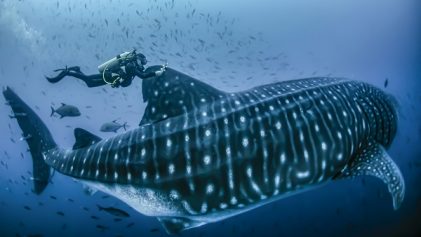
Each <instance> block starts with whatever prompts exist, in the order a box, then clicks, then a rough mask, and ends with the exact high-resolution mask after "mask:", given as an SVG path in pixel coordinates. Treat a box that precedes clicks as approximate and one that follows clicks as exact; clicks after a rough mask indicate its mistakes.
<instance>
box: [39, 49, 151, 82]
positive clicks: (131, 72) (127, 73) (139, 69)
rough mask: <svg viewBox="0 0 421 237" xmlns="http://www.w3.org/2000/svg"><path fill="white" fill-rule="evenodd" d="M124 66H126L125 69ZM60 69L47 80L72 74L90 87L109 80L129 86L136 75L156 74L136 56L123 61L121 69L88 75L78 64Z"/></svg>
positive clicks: (139, 55) (149, 75) (54, 79)
mask: <svg viewBox="0 0 421 237" xmlns="http://www.w3.org/2000/svg"><path fill="white" fill-rule="evenodd" d="M137 56H138V57H140V58H141V59H143V60H145V61H144V62H146V58H145V56H144V55H143V54H137ZM122 67H124V70H123V69H122ZM60 70H61V72H60V73H59V74H58V75H57V76H55V77H46V78H47V80H48V81H49V82H51V83H56V82H59V81H60V80H61V79H63V78H64V77H65V76H71V77H75V78H78V79H81V80H82V81H84V82H85V83H86V85H87V86H88V87H97V86H102V85H105V84H107V82H108V84H111V85H112V87H119V86H122V87H127V86H129V85H130V84H131V83H132V81H133V79H134V77H135V76H137V77H140V78H142V79H145V78H149V77H153V76H155V72H145V68H144V67H143V65H139V63H138V62H137V60H136V58H135V59H133V60H129V61H126V62H124V61H123V62H122V65H120V67H119V69H118V70H116V71H110V70H106V71H105V72H104V73H99V74H92V75H86V74H84V73H83V72H82V71H81V70H80V67H78V66H76V67H69V68H66V69H60ZM56 71H59V70H56ZM113 73H114V74H117V75H118V77H119V78H121V79H119V80H116V78H115V77H114V76H113ZM104 79H105V80H104Z"/></svg>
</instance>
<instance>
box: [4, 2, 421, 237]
mask: <svg viewBox="0 0 421 237" xmlns="http://www.w3.org/2000/svg"><path fill="white" fill-rule="evenodd" d="M418 2H419V1H417V0H402V1H395V0H382V1H380V0H353V1H351V0H345V1H335V0H313V1H310V0H308V1H306V0H303V1H295V0H282V1H276V0H259V1H258V0H248V1H241V2H240V1H234V0H231V1H229V0H227V1H223V0H214V1H198V0H195V1H193V0H192V1H174V3H172V1H170V0H163V1H123V0H120V1H114V0H104V1H94V0H90V1H81V0H76V1H75V0H65V1H61V0H60V1H58V2H54V1H47V0H39V1H28V0H22V1H15V0H0V85H1V86H4V85H9V86H11V87H12V88H13V89H14V90H15V91H16V92H17V93H18V94H19V95H20V96H22V97H23V99H24V100H26V101H27V102H28V104H29V105H30V106H31V107H33V108H35V111H36V112H37V113H38V114H39V115H40V117H41V118H42V119H43V120H44V121H45V122H46V123H47V125H48V127H49V128H50V129H51V131H52V134H53V136H54V138H55V139H56V141H57V143H58V144H60V145H62V146H63V147H70V146H72V144H73V142H74V138H73V129H74V128H75V127H82V128H85V129H87V130H89V131H92V132H94V133H96V134H98V135H100V136H101V137H108V136H112V135H113V134H104V133H100V132H99V127H100V125H101V124H102V123H104V122H108V121H111V120H114V119H119V121H120V122H128V124H129V125H130V126H131V128H135V127H136V126H137V124H138V122H139V120H140V118H141V114H142V113H143V110H144V108H145V104H144V103H142V100H141V90H140V89H141V81H140V80H136V81H135V82H134V84H133V85H132V86H131V87H129V88H125V89H121V88H120V89H112V88H110V87H103V88H87V87H86V86H85V85H84V84H83V83H81V82H80V81H77V80H74V79H66V80H63V81H62V82H61V83H59V84H54V85H52V84H49V83H47V82H46V80H45V79H44V78H43V75H45V74H49V73H51V72H52V70H53V69H56V68H59V67H63V66H64V65H69V66H72V65H80V66H81V68H82V70H83V71H85V72H87V73H95V72H96V66H97V65H99V64H101V63H102V62H103V61H105V60H107V59H109V58H111V57H113V56H115V55H116V54H117V53H120V52H122V51H126V50H131V49H132V48H133V47H136V48H137V49H138V50H139V51H140V52H143V53H144V54H145V55H146V56H147V58H148V60H149V62H150V64H151V65H152V64H162V63H165V62H168V63H169V65H170V66H171V67H173V68H175V69H178V70H180V71H182V72H185V73H187V74H189V75H192V76H194V77H196V78H199V79H201V80H203V81H205V82H207V83H209V84H211V85H213V86H215V87H217V88H219V89H222V90H226V91H239V90H243V89H247V88H251V87H253V86H256V85H261V84H265V83H269V82H274V81H282V80H289V79H294V78H302V77H309V76H327V75H332V76H343V77H348V78H351V79H356V80H362V81H367V82H369V83H372V84H374V85H377V86H379V87H383V83H384V80H385V79H386V78H388V79H389V86H388V87H387V88H386V89H385V90H386V91H388V92H389V93H391V94H392V95H394V96H395V97H396V98H397V100H398V101H399V103H400V108H399V111H400V120H399V129H398V134H397V136H396V138H395V141H394V143H393V145H392V147H391V148H390V150H389V154H390V155H391V157H392V158H393V159H394V160H395V161H396V163H397V164H398V165H399V167H400V169H401V171H402V173H403V176H404V178H405V181H406V196H405V200H404V203H403V205H402V206H401V208H400V209H399V210H398V211H393V208H392V202H391V198H390V196H389V194H388V192H387V189H386V186H384V185H383V184H382V183H381V181H379V180H376V179H374V178H371V177H364V178H358V179H355V180H343V181H334V182H331V183H329V184H327V185H325V186H323V187H321V188H318V189H315V190H311V191H308V192H304V193H301V194H298V195H295V196H291V197H289V198H286V199H283V200H280V201H277V202H275V203H271V204H269V205H266V206H264V207H261V208H258V209H255V210H253V211H250V212H247V213H245V214H242V215H239V216H236V217H233V218H230V219H227V220H225V221H222V222H218V223H214V224H209V225H206V226H203V227H200V228H197V229H193V230H189V231H186V232H183V233H182V234H181V236H246V235H247V236H417V234H418V236H420V235H421V188H420V187H421V148H420V144H421V122H420V121H421V111H420V109H421V107H420V102H421V44H420V42H421V37H420V33H421V32H420V31H421V24H420V23H421V17H420V12H421V11H420V10H421V8H420V4H419V3H418ZM106 21H107V22H106ZM0 100H1V99H0ZM61 102H65V103H69V104H73V105H77V106H78V107H79V108H80V110H81V112H82V116H81V117H79V118H64V119H61V120H60V119H59V118H57V117H49V113H50V106H55V107H56V106H58V105H59V103H61ZM2 104H3V103H2ZM86 106H92V108H90V107H86ZM10 113H11V112H10V109H9V108H8V107H7V106H6V105H0V134H1V135H0V154H1V155H0V160H1V161H2V162H3V164H2V165H0V221H1V222H0V236H15V235H17V234H20V235H30V234H41V235H43V236H86V235H90V236H116V235H118V234H122V235H124V236H165V235H166V234H165V232H164V230H163V229H162V228H161V226H160V224H159V223H158V221H157V220H156V219H155V218H151V217H146V216H143V215H141V214H138V213H136V212H135V211H133V210H132V209H131V208H130V207H128V206H126V205H125V204H124V203H122V202H120V201H118V200H117V199H114V198H112V197H108V198H107V197H106V198H104V194H102V193H97V194H95V195H94V196H88V195H85V194H84V192H83V189H82V186H81V184H79V183H78V182H76V181H73V180H72V179H71V178H69V177H65V176H63V175H61V174H58V173H56V174H55V176H54V178H53V184H52V185H49V186H48V188H47V189H46V190H45V192H44V193H43V194H42V195H40V196H36V195H35V194H33V193H32V192H31V187H32V184H31V182H30V181H29V178H30V177H31V175H30V173H28V172H31V169H32V168H31V167H32V163H31V158H30V156H29V153H28V152H27V151H26V150H27V146H26V144H25V143H24V142H20V141H19V138H20V129H19V128H18V126H17V123H16V121H13V120H10V119H9V117H8V114H10ZM11 139H12V140H11ZM50 196H54V197H56V199H52V198H51V197H50ZM69 198H71V199H73V200H74V202H70V201H69V200H68V199H69ZM96 204H101V205H115V206H116V207H120V208H122V209H124V210H126V211H127V212H129V213H130V215H131V217H130V218H129V219H127V220H124V221H122V222H114V221H113V217H112V216H110V215H108V214H107V213H104V212H98V210H97V208H96ZM24 206H28V207H30V208H31V210H29V211H28V210H26V209H25V208H24ZM84 208H85V209H86V208H88V209H89V210H88V211H86V210H84ZM57 211H62V212H64V216H59V215H57V214H56V212H57ZM92 215H95V216H98V217H99V218H100V219H99V220H93V219H91V218H90V216H92ZM131 222H134V223H135V224H134V226H133V227H130V228H127V225H128V224H129V223H131ZM98 224H100V225H104V226H107V227H108V229H107V230H106V231H102V232H101V231H99V230H97V228H96V227H95V226H96V225H98ZM154 228H158V231H155V232H151V229H154Z"/></svg>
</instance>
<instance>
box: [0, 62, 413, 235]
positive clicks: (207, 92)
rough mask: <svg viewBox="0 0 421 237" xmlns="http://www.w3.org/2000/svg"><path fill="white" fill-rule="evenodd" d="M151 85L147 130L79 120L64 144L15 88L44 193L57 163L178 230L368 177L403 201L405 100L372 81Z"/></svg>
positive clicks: (146, 91)
mask: <svg viewBox="0 0 421 237" xmlns="http://www.w3.org/2000/svg"><path fill="white" fill-rule="evenodd" d="M157 67H159V66H157ZM153 69H154V68H153V67H152V69H151V70H153ZM142 93H143V99H144V101H145V102H147V103H148V104H147V107H146V109H145V113H144V116H143V118H142V121H141V123H140V127H139V128H136V129H133V130H131V131H128V132H126V133H124V134H121V135H118V136H116V137H113V138H110V139H106V140H102V139H101V138H99V137H97V136H95V135H93V134H91V133H89V132H87V131H85V130H83V129H81V128H77V129H75V138H76V142H75V145H74V146H73V149H62V148H59V147H58V146H57V145H56V143H55V142H54V140H53V138H52V136H51V135H50V132H49V131H48V129H47V127H46V126H45V125H44V123H43V122H42V121H41V120H40V119H39V117H38V116H37V115H36V114H35V113H34V112H33V111H32V110H31V109H30V108H29V106H27V105H26V104H25V103H24V102H23V101H22V100H21V99H20V98H19V97H18V96H17V95H16V94H15V93H14V92H13V91H12V90H11V89H10V88H6V89H5V90H4V92H3V94H4V96H5V98H6V100H7V101H8V102H9V104H10V106H11V107H12V109H13V112H14V113H15V115H19V114H22V116H16V119H17V121H18V123H19V125H20V127H21V129H22V131H23V135H24V136H25V137H26V136H28V135H30V139H27V140H26V141H27V143H28V146H29V148H30V152H31V155H32V158H33V163H34V185H35V189H34V190H35V192H36V193H41V192H42V191H43V190H44V188H45V187H46V186H47V184H48V179H49V176H50V167H52V168H54V169H55V170H57V171H59V172H61V173H63V174H65V175H68V176H71V177H74V178H76V179H79V180H81V181H83V182H84V183H86V184H88V185H89V186H91V187H94V188H96V189H99V190H101V191H103V192H106V193H109V194H111V195H113V196H115V197H117V198H119V199H121V200H122V201H124V202H126V203H127V204H129V205H130V206H132V207H133V208H134V209H136V210H137V211H139V212H141V213H143V214H145V215H149V216H156V217H158V219H159V220H160V222H161V223H162V224H163V226H164V228H165V229H166V231H167V232H168V233H178V232H180V231H182V230H185V229H189V228H193V227H197V226H200V225H203V224H207V223H211V222H216V221H219V220H222V219H225V218H228V217H230V216H234V215H237V214H239V213H242V212H245V211H248V210H250V209H253V208H256V207H258V206H261V205H264V204H266V203H269V202H272V201H274V200H277V199H280V198H283V197H285V196H287V195H293V194H295V193H297V192H299V191H304V190H307V189H309V188H311V187H315V186H317V185H320V184H325V183H327V182H328V181H331V180H338V179H342V178H347V177H355V176H360V175H371V176H374V177H378V178H380V179H381V180H382V181H383V182H385V184H386V185H387V187H388V189H389V192H390V193H391V196H392V199H393V206H394V208H395V209H397V208H398V207H399V206H400V204H401V203H402V201H403V198H404V193H405V185H404V180H403V178H402V175H401V173H400V171H399V169H398V167H397V165H396V164H395V163H394V162H393V160H392V159H391V158H390V157H389V155H388V154H387V153H386V148H388V147H389V146H390V145H391V143H392V141H393V138H394V136H395V134H396V130H397V114H396V108H395V106H394V103H393V100H392V99H391V98H390V96H389V95H386V94H385V93H383V92H382V91H381V90H379V89H377V88H375V87H373V86H370V85H368V84H366V83H363V82H357V81H350V80H346V79H339V78H325V77H323V78H322V77H319V78H307V79H299V80H292V81H285V82H279V83H274V84H269V85H263V86H259V87H255V88H252V89H250V90H246V91H242V92H237V93H226V92H223V91H220V90H217V89H215V88H213V87H211V86H210V85H207V84H205V83H203V82H201V81H199V80H196V79H194V78H192V77H189V76H187V75H185V74H182V73H180V72H178V71H176V70H174V69H171V68H168V69H167V71H166V72H165V73H164V74H163V75H162V76H160V77H155V78H150V79H145V80H143V82H142Z"/></svg>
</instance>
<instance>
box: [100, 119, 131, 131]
mask: <svg viewBox="0 0 421 237" xmlns="http://www.w3.org/2000/svg"><path fill="white" fill-rule="evenodd" d="M120 128H123V129H124V131H126V129H127V122H124V123H123V124H120V123H118V122H117V120H113V121H111V122H107V123H104V124H102V125H101V127H100V129H99V130H100V131H101V132H113V133H117V131H118V130H119V129H120Z"/></svg>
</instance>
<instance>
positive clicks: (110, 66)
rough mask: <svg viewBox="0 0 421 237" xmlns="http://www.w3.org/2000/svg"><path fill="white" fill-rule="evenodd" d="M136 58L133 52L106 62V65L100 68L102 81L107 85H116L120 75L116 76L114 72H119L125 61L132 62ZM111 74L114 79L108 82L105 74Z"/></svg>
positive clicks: (122, 54)
mask: <svg viewBox="0 0 421 237" xmlns="http://www.w3.org/2000/svg"><path fill="white" fill-rule="evenodd" d="M135 57H136V52H135V51H134V50H133V51H132V52H124V53H121V54H119V55H117V56H116V57H114V58H112V59H110V60H108V61H106V62H105V63H103V64H101V65H99V66H98V71H99V73H101V74H102V79H103V80H104V82H105V83H107V84H114V83H115V82H116V81H117V80H118V79H119V75H116V74H114V73H113V72H115V71H118V70H119V68H120V67H121V65H122V62H123V61H130V60H134V59H135ZM106 72H110V73H111V75H113V76H112V77H113V78H112V81H107V80H106V78H105V73H106Z"/></svg>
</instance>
